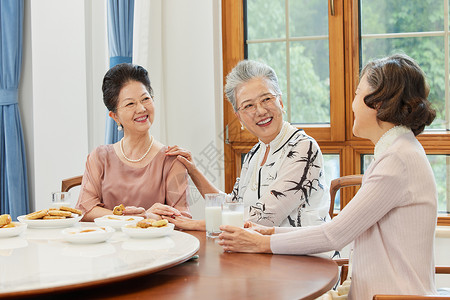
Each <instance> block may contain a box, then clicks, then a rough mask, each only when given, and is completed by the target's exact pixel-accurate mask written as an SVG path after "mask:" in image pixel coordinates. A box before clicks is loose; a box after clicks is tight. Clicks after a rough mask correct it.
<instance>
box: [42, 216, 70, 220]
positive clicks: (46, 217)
mask: <svg viewBox="0 0 450 300" xmlns="http://www.w3.org/2000/svg"><path fill="white" fill-rule="evenodd" d="M65 218H66V217H64V216H43V217H42V219H44V220H55V219H65Z"/></svg>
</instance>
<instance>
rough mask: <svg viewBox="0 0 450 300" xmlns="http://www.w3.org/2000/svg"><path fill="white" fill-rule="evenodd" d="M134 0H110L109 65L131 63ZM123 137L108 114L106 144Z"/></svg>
mask: <svg viewBox="0 0 450 300" xmlns="http://www.w3.org/2000/svg"><path fill="white" fill-rule="evenodd" d="M133 18H134V0H108V46H109V67H110V68H112V67H114V66H115V65H117V64H120V63H131V61H132V55H133ZM122 137H123V131H118V130H117V124H116V123H115V122H114V120H113V119H112V118H110V117H109V116H106V132H105V144H113V143H115V142H117V141H119V140H120V139H121V138H122Z"/></svg>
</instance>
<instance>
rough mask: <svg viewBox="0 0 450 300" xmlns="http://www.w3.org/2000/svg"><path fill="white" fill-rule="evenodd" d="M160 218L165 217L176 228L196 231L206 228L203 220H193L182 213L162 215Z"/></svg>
mask: <svg viewBox="0 0 450 300" xmlns="http://www.w3.org/2000/svg"><path fill="white" fill-rule="evenodd" d="M162 218H163V219H166V220H167V221H169V222H170V223H173V224H174V225H175V227H176V228H178V229H184V230H198V231H205V230H206V225H205V220H193V219H191V218H188V217H185V216H183V215H181V216H172V217H168V216H163V217H162Z"/></svg>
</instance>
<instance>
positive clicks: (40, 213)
mask: <svg viewBox="0 0 450 300" xmlns="http://www.w3.org/2000/svg"><path fill="white" fill-rule="evenodd" d="M47 213H48V209H41V210H38V211H35V212H32V213H30V214H28V215H26V216H25V218H26V219H28V220H35V219H42V218H43V217H44V216H46V215H47Z"/></svg>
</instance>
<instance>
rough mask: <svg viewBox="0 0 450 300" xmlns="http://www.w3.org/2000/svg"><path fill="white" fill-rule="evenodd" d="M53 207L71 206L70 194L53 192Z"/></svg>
mask: <svg viewBox="0 0 450 300" xmlns="http://www.w3.org/2000/svg"><path fill="white" fill-rule="evenodd" d="M51 206H52V207H54V208H60V207H61V206H70V192H53V193H52V205H51Z"/></svg>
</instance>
